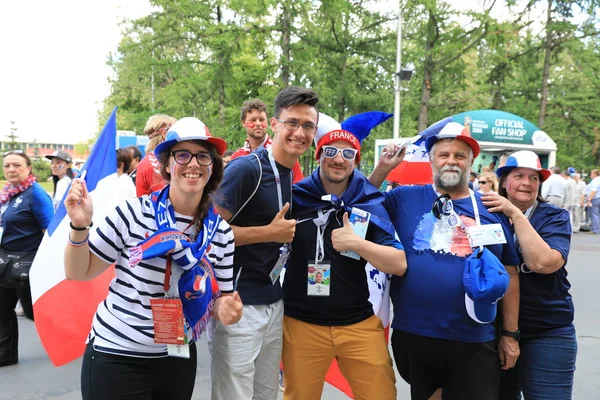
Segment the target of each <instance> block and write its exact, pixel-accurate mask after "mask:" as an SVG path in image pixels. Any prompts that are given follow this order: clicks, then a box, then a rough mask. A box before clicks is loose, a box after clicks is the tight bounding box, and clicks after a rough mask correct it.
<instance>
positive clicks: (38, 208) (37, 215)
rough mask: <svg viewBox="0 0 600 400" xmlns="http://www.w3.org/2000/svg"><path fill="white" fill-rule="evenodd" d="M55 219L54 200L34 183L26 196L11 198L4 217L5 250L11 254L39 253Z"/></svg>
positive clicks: (3, 237) (19, 195)
mask: <svg viewBox="0 0 600 400" xmlns="http://www.w3.org/2000/svg"><path fill="white" fill-rule="evenodd" d="M53 216H54V207H53V205H52V199H51V198H50V196H49V195H48V193H46V192H45V191H44V189H43V188H42V187H41V186H40V185H39V184H38V183H34V184H33V185H32V186H31V187H29V188H28V189H27V190H25V191H24V192H22V193H19V194H17V195H15V196H14V197H13V198H12V199H10V201H9V203H8V206H7V207H6V210H5V211H4V213H3V214H2V227H3V228H4V233H3V235H2V248H3V249H5V250H7V251H11V252H27V251H35V250H37V248H38V247H39V246H40V243H41V242H42V239H43V238H44V233H43V232H42V230H44V229H46V228H47V227H48V224H49V223H50V220H52V217H53Z"/></svg>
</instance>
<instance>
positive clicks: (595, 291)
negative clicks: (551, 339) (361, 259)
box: [0, 233, 600, 400]
mask: <svg viewBox="0 0 600 400" xmlns="http://www.w3.org/2000/svg"><path fill="white" fill-rule="evenodd" d="M568 270H569V279H570V281H571V284H572V286H573V288H572V294H573V298H574V300H575V309H576V314H575V323H576V327H577V336H578V341H579V352H578V356H577V372H576V374H575V389H574V395H573V398H574V399H575V400H598V399H599V398H600V362H599V360H600V318H599V314H598V309H599V308H598V305H597V303H598V302H599V301H600V236H597V235H590V234H584V233H580V234H577V235H575V236H574V237H573V242H572V249H571V256H570V260H569V267H568ZM19 324H20V325H19V329H20V332H21V341H20V349H19V353H20V363H19V364H18V365H15V366H10V367H3V368H0V399H2V400H4V399H11V400H34V399H52V400H75V399H80V398H81V395H80V393H79V372H80V365H81V362H80V360H77V361H74V362H72V363H71V364H69V365H66V366H64V367H61V368H55V367H53V366H52V364H51V363H50V361H49V360H48V358H47V357H46V354H45V352H44V350H43V348H42V346H41V344H40V341H39V338H38V337H37V334H36V331H35V327H34V325H33V323H32V322H31V321H28V320H24V319H20V320H19ZM198 348H199V352H198V354H199V360H198V376H197V378H196V389H195V393H194V397H193V398H194V399H195V400H208V399H209V394H208V392H207V390H206V388H208V385H209V372H208V371H209V359H208V352H207V350H206V342H205V341H202V342H201V343H200V344H199V346H198ZM397 386H398V399H402V400H407V399H409V398H410V396H409V391H408V387H407V385H406V384H405V383H404V381H402V380H401V379H398V384H397ZM322 398H323V399H326V400H343V399H347V397H346V396H345V395H343V394H341V393H340V392H339V391H338V390H337V389H335V388H332V387H330V386H328V387H326V388H325V390H324V392H323V397H322Z"/></svg>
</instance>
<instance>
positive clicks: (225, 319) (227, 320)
mask: <svg viewBox="0 0 600 400" xmlns="http://www.w3.org/2000/svg"><path fill="white" fill-rule="evenodd" d="M215 307H218V309H217V318H218V319H219V321H221V322H222V323H223V325H231V324H235V323H236V322H238V321H239V320H240V319H241V318H242V312H243V309H244V305H243V304H242V299H241V298H240V295H239V293H238V292H234V293H233V295H232V296H221V297H219V298H218V299H217V304H216V305H215Z"/></svg>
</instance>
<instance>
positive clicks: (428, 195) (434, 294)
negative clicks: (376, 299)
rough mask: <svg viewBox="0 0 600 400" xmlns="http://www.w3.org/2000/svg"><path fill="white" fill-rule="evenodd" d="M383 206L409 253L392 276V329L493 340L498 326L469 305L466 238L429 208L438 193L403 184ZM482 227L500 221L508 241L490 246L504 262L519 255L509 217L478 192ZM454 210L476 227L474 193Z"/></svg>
mask: <svg viewBox="0 0 600 400" xmlns="http://www.w3.org/2000/svg"><path fill="white" fill-rule="evenodd" d="M385 196H386V200H385V206H386V208H387V210H388V212H389V214H390V216H391V217H392V222H393V224H394V227H395V228H396V231H397V232H398V235H399V236H400V241H401V242H402V244H403V245H404V248H405V251H406V259H407V264H408V268H407V271H406V274H405V275H404V276H402V277H400V276H393V277H392V284H391V287H390V297H391V299H392V303H393V305H394V320H393V322H392V328H394V329H400V330H403V331H406V332H409V333H413V334H415V335H421V336H428V337H434V338H440V339H447V340H455V341H459V342H468V343H483V342H488V341H490V340H493V339H494V338H495V327H494V324H479V323H477V322H475V321H474V320H472V319H471V318H470V317H469V315H468V314H467V311H466V309H465V290H464V288H463V280H462V278H463V271H464V266H465V260H466V258H467V257H468V256H469V255H470V254H471V252H472V250H471V246H470V244H469V240H468V238H467V236H466V235H465V234H464V233H463V232H462V231H461V230H460V229H458V228H453V227H450V226H448V224H447V223H445V222H444V221H442V220H438V219H437V218H435V216H434V215H433V213H432V212H431V207H432V204H433V202H434V201H435V199H436V198H437V194H436V193H435V192H434V190H433V188H432V187H431V185H426V186H410V187H399V188H396V189H394V190H392V191H390V192H387V193H385ZM475 198H476V201H477V206H478V209H479V215H480V219H481V224H482V225H487V224H501V225H502V229H503V231H504V236H505V237H506V240H507V244H505V245H491V246H486V247H487V248H488V249H489V250H490V251H491V252H492V253H494V255H496V257H498V259H499V260H500V261H501V262H502V263H503V264H504V265H511V266H516V265H517V263H518V261H519V259H518V257H517V255H516V252H515V247H514V243H513V241H512V240H511V238H512V233H511V230H510V225H509V221H508V218H506V216H504V214H499V213H490V212H488V211H487V209H486V207H485V206H484V205H483V204H482V203H481V195H480V194H478V193H475ZM452 202H453V205H454V211H456V213H458V215H459V216H460V218H461V220H462V221H463V223H464V224H465V225H466V226H472V225H475V224H476V223H475V218H474V212H473V203H472V202H471V198H470V197H466V198H463V199H459V200H453V201H452Z"/></svg>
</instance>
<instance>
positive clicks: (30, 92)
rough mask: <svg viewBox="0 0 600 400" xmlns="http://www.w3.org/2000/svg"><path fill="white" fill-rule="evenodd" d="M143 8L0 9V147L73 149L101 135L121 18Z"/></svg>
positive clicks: (139, 4)
mask: <svg viewBox="0 0 600 400" xmlns="http://www.w3.org/2000/svg"><path fill="white" fill-rule="evenodd" d="M149 12H150V6H149V5H148V2H147V0H126V1H125V0H121V1H119V0H85V1H81V0H52V1H48V0H18V1H0V15H2V17H3V18H2V24H0V54H2V63H1V64H0V140H7V138H6V135H8V134H9V133H10V128H11V126H12V124H11V121H15V122H16V123H15V127H16V128H17V132H16V135H17V136H18V139H17V140H18V141H26V140H27V141H30V140H33V139H37V140H38V142H44V141H48V142H58V143H77V142H81V141H85V140H87V139H89V138H90V136H92V135H93V134H94V133H96V132H97V131H98V130H99V127H98V117H97V113H98V110H99V109H100V108H101V105H102V100H103V99H104V98H105V97H106V96H107V95H108V94H109V93H110V87H109V85H108V81H107V79H108V77H109V76H110V75H111V72H112V71H111V69H110V68H109V67H108V66H107V65H106V60H107V57H108V54H109V53H110V52H111V51H112V52H114V51H116V49H117V46H118V44H119V41H120V38H121V29H120V27H119V25H118V23H119V21H121V20H122V18H123V17H130V18H136V17H140V16H143V15H146V14H148V13H149Z"/></svg>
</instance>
